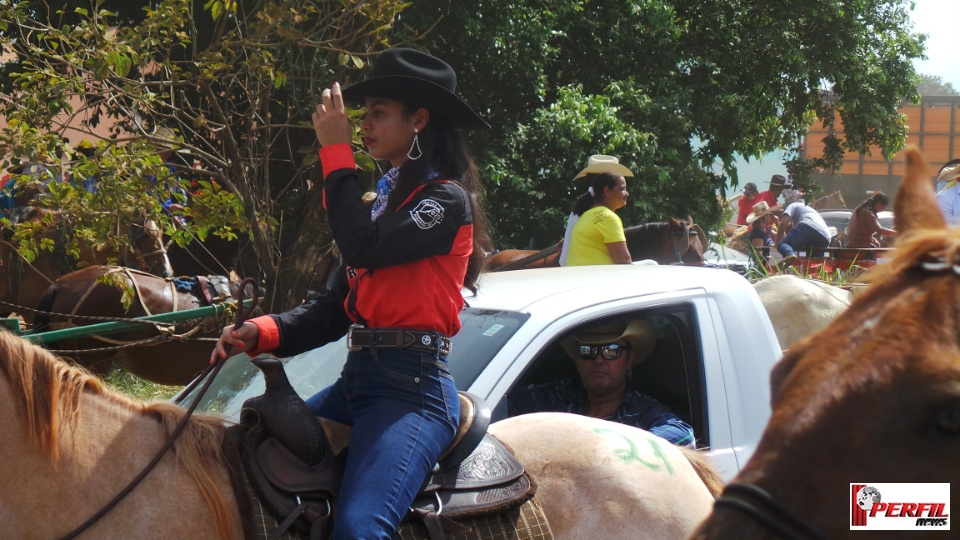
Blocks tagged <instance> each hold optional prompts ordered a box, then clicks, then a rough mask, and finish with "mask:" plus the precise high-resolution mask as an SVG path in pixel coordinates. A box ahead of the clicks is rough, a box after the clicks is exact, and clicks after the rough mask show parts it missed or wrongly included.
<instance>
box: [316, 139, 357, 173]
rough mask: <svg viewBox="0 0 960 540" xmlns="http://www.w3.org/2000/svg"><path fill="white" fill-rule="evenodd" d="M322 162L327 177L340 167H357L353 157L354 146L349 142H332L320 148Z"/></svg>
mask: <svg viewBox="0 0 960 540" xmlns="http://www.w3.org/2000/svg"><path fill="white" fill-rule="evenodd" d="M320 163H321V164H322V166H323V177H324V179H326V178H327V177H328V176H330V173H332V172H333V171H338V170H340V169H354V170H356V168H357V162H356V161H354V159H353V148H351V147H350V145H349V144H346V143H343V144H331V145H328V146H324V147H323V148H321V149H320Z"/></svg>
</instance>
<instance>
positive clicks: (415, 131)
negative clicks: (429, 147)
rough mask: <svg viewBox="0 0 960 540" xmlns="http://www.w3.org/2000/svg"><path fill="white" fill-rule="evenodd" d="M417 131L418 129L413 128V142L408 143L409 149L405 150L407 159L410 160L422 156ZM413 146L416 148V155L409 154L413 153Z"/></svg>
mask: <svg viewBox="0 0 960 540" xmlns="http://www.w3.org/2000/svg"><path fill="white" fill-rule="evenodd" d="M418 133H419V131H417V128H413V142H412V143H411V144H410V150H407V159H409V160H410V161H416V160H418V159H420V158H422V157H423V150H421V149H420V139H419V136H418V135H417V134H418ZM414 148H416V149H417V156H416V157H414V156H412V155H410V154H413V149H414Z"/></svg>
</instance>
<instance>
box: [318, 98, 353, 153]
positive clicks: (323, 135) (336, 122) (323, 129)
mask: <svg viewBox="0 0 960 540" xmlns="http://www.w3.org/2000/svg"><path fill="white" fill-rule="evenodd" d="M321 99H322V101H321V102H320V103H319V104H318V105H317V109H316V110H315V111H314V112H313V116H312V119H313V130H314V131H315V132H316V133H317V140H318V141H320V146H327V145H331V144H343V143H346V144H350V142H351V140H352V138H353V126H352V125H351V124H350V119H349V118H347V114H346V112H345V110H344V106H343V94H341V93H340V84H339V83H333V87H332V88H327V89H326V90H324V91H323V93H322V94H321Z"/></svg>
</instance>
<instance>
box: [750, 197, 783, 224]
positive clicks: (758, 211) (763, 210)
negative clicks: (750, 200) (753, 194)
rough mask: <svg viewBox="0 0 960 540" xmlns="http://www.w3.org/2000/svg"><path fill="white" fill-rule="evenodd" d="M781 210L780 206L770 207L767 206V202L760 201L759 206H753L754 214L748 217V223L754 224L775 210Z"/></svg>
mask: <svg viewBox="0 0 960 540" xmlns="http://www.w3.org/2000/svg"><path fill="white" fill-rule="evenodd" d="M778 208H780V207H779V206H770V205H769V204H767V201H760V202H758V203H757V204H755V205H753V212H751V213H750V215H749V216H747V223H748V224H750V223H753V222H754V221H756V220H758V219H760V218H762V217H763V216H765V215H767V214H769V213H770V212H773V211H774V210H776V209H778Z"/></svg>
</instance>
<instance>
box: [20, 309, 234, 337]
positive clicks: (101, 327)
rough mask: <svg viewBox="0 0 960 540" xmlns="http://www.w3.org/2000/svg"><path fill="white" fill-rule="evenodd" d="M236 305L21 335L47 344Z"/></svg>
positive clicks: (199, 315) (211, 314) (213, 313)
mask: <svg viewBox="0 0 960 540" xmlns="http://www.w3.org/2000/svg"><path fill="white" fill-rule="evenodd" d="M250 303H251V300H249V299H248V300H244V302H243V304H244V306H249V305H250ZM234 306H236V302H220V303H217V304H213V305H211V306H203V307H198V308H192V309H185V310H183V311H171V312H169V313H158V314H156V315H147V316H145V317H137V318H135V319H131V320H132V321H141V322H130V321H111V322H104V323H97V324H88V325H86V326H76V327H73V328H64V329H63V330H51V331H49V332H40V333H39V334H22V335H21V337H23V338H24V339H27V340H29V341H31V342H33V343H35V344H37V345H46V344H49V343H55V342H57V341H62V340H64V339H74V338H82V337H87V336H94V335H98V336H102V335H108V334H116V333H118V332H125V331H127V330H132V329H134V328H143V327H144V326H145V325H144V324H143V322H144V321H145V322H156V323H165V322H176V321H185V320H190V319H202V318H204V317H219V316H221V315H223V313H224V312H225V311H226V310H227V308H232V307H234Z"/></svg>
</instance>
